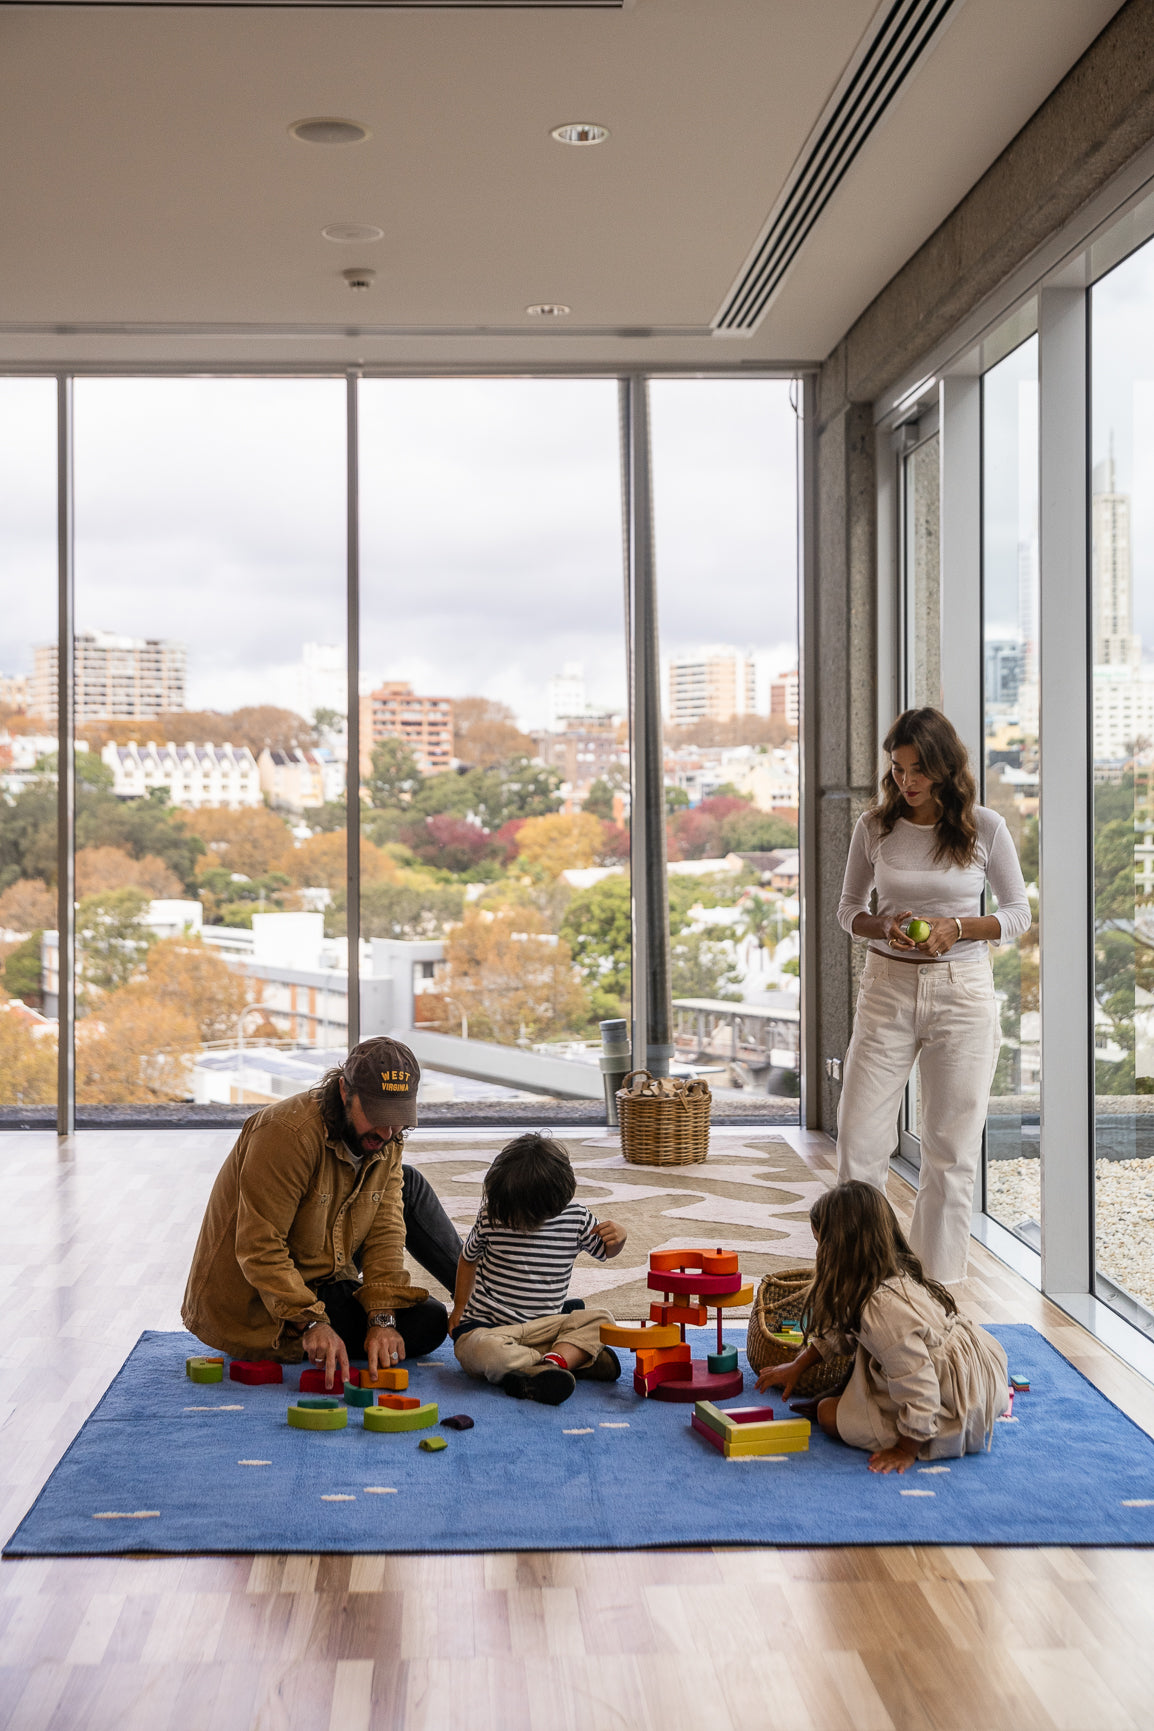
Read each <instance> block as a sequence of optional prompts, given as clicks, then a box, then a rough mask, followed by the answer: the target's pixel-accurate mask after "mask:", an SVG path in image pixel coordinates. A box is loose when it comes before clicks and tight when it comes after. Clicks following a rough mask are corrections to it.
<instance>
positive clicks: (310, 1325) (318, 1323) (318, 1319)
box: [301, 1316, 329, 1340]
mask: <svg viewBox="0 0 1154 1731" xmlns="http://www.w3.org/2000/svg"><path fill="white" fill-rule="evenodd" d="M328 1320H329V1319H328V1317H327V1316H314V1317H313V1319H312V1321H311V1322H306V1323H305V1325H304V1327H303V1328H302V1329H301V1339H302V1340H303V1339H304V1337H305V1335H306V1334H311V1333H312V1331H313V1329H314V1328H323V1327H324V1325H325V1324H326V1323H327V1322H328Z"/></svg>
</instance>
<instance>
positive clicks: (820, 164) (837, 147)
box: [713, 0, 961, 336]
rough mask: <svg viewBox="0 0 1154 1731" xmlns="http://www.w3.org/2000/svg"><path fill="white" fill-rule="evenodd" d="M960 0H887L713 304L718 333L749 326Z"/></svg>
mask: <svg viewBox="0 0 1154 1731" xmlns="http://www.w3.org/2000/svg"><path fill="white" fill-rule="evenodd" d="M960 3H961V0H891V3H890V4H888V5H885V6H883V7H882V9H881V11H880V12H879V13H878V14H877V16H876V18H875V19H874V22H873V25H872V27H871V29H870V30H869V32H868V33H867V35H866V37H865V39H864V41H863V42H862V44H861V46H860V47H859V49H858V51H857V54H856V55H855V56H854V59H853V61H852V63H851V64H850V66H849V68H848V69H847V71H846V74H845V76H844V77H843V79H842V81H841V83H840V84H839V86H838V88H837V90H835V92H834V94H833V96H832V98H831V99H830V102H829V106H828V107H827V108H826V110H825V112H824V114H823V115H822V116H821V119H820V120H819V121H818V123H817V125H816V126H815V127H814V129H813V132H812V133H811V134H810V137H809V140H808V142H807V144H806V147H805V149H804V150H803V151H802V153H801V155H800V157H799V158H798V160H797V162H796V163H795V164H794V167H793V170H792V172H791V174H790V177H789V179H788V180H787V181H786V184H785V188H784V190H783V191H782V195H781V197H780V198H779V199H778V201H777V204H776V206H775V207H774V210H773V212H772V214H771V215H770V218H769V221H768V222H767V224H766V226H765V229H764V231H763V233H762V235H761V238H760V240H759V241H758V243H757V245H756V246H755V247H754V249H753V252H752V254H751V255H750V257H749V259H748V260H747V262H746V264H745V267H744V269H743V270H742V272H741V274H740V276H739V277H738V279H737V281H736V282H735V283H734V285H733V287H732V289H730V291H729V294H728V295H727V296H726V298H725V302H724V304H723V306H722V308H721V311H720V312H719V313H718V314H717V317H716V318H715V319H714V321H713V329H714V331H715V332H716V333H719V334H728V335H731V336H743V335H745V334H746V333H747V332H749V331H752V330H753V328H754V326H755V325H756V324H757V321H758V320H759V319H760V318H761V316H762V314H763V313H764V312H765V309H766V307H768V305H769V303H770V302H771V301H772V299H773V297H774V295H775V294H776V293H777V291H778V289H779V288H780V287H781V285H782V283H783V282H784V281H785V278H786V275H787V273H788V272H789V269H790V266H791V265H792V264H793V261H794V260H795V259H796V257H797V255H798V253H799V252H800V251H801V248H802V247H803V246H804V244H805V241H806V238H807V237H808V235H809V234H810V232H811V230H812V229H813V227H814V224H815V223H816V222H817V220H818V218H819V217H820V216H821V213H822V211H823V210H824V209H825V207H826V205H827V204H828V203H829V201H830V199H831V198H832V197H833V195H834V193H835V192H836V191H837V189H838V187H839V186H840V185H841V183H842V181H843V180H844V179H845V177H846V175H847V174H848V173H849V170H850V167H851V165H852V163H853V162H854V160H855V158H856V157H857V154H858V152H859V151H860V150H861V148H862V146H863V145H864V144H865V143H866V141H867V139H868V138H869V137H870V135H871V133H873V131H874V130H875V128H876V127H877V126H878V125H879V123H880V121H881V118H882V116H883V115H884V114H885V112H886V109H887V108H888V107H889V105H890V103H891V102H892V101H893V99H894V97H895V96H896V95H897V94H898V92H899V91H900V90H901V88H902V86H903V85H904V84H905V82H906V80H907V79H908V78H909V77H910V76H911V75H912V73H913V70H914V68H915V67H916V65H917V63H918V61H919V60H920V59H921V57H922V55H923V54H924V53H925V51H926V49H927V48H928V47H929V46H930V44H931V42H932V41H933V40H934V37H935V36H936V35H937V33H938V31H939V30H940V29H941V27H942V25H943V24H944V23H945V21H946V19H947V17H948V16H949V14H950V13H951V12H952V11H953V10H954V9H955V7H956V6H958V5H960Z"/></svg>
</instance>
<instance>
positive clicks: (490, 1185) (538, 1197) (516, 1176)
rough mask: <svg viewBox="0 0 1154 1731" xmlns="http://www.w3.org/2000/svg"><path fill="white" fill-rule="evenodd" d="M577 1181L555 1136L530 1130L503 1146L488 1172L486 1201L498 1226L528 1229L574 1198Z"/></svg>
mask: <svg viewBox="0 0 1154 1731" xmlns="http://www.w3.org/2000/svg"><path fill="white" fill-rule="evenodd" d="M576 1189H577V1180H576V1178H575V1177H574V1176H573V1167H572V1165H571V1164H570V1161H569V1156H568V1154H567V1153H566V1152H565V1150H564V1148H563V1147H562V1146H561V1144H560V1142H554V1140H553V1138H552V1137H551V1136H541V1135H539V1134H538V1133H537V1131H535V1130H534V1131H530V1132H529V1133H528V1134H527V1135H524V1136H515V1137H514V1138H513V1140H512V1142H509V1143H507V1144H506V1145H505V1147H504V1148H502V1150H501V1152H500V1153H499V1154H498V1156H497V1158H496V1159H495V1160H494V1162H493V1164H492V1165H491V1166H490V1168H489V1170H488V1172H487V1173H486V1174H485V1201H486V1203H487V1204H488V1207H489V1219H490V1221H491V1222H492V1224H493V1225H494V1226H508V1227H512V1229H513V1231H514V1232H528V1231H531V1230H532V1228H533V1227H534V1226H540V1225H541V1224H542V1223H543V1222H544V1221H546V1220H552V1219H553V1216H554V1215H555V1214H560V1213H561V1211H562V1209H563V1208H566V1207H568V1205H569V1203H570V1202H572V1200H573V1193H574V1191H575V1190H576Z"/></svg>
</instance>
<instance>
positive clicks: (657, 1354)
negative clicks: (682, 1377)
mask: <svg viewBox="0 0 1154 1731" xmlns="http://www.w3.org/2000/svg"><path fill="white" fill-rule="evenodd" d="M692 1357H693V1348H692V1347H691V1346H690V1345H689V1342H688V1341H681V1342H679V1344H678V1345H677V1346H659V1347H657V1348H655V1349H654V1350H653V1351H650V1352H639V1353H638V1354H637V1365H636V1369H637V1370H639V1371H640V1372H641V1375H642V1376H648V1374H649V1372H650V1371H651V1370H656V1369H657V1366H658V1365H659V1364H688V1363H689V1362H690V1360H691V1359H692Z"/></svg>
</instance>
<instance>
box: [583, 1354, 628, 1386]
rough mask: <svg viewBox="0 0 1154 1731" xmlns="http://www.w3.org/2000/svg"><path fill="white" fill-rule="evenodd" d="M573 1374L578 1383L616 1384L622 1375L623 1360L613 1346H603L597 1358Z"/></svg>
mask: <svg viewBox="0 0 1154 1731" xmlns="http://www.w3.org/2000/svg"><path fill="white" fill-rule="evenodd" d="M573 1374H574V1376H575V1377H576V1378H577V1380H578V1382H616V1381H617V1378H618V1377H619V1376H620V1375H621V1360H620V1359H619V1358H618V1356H617V1354H616V1353H615V1352H614V1350H613V1348H612V1347H611V1346H603V1347H602V1348H601V1351H600V1352H599V1353H598V1354H597V1357H596V1358H594V1359H591V1360H590V1361H589V1363H588V1364H583V1365H582V1366H581V1369H580V1370H575V1371H574V1372H573Z"/></svg>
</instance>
